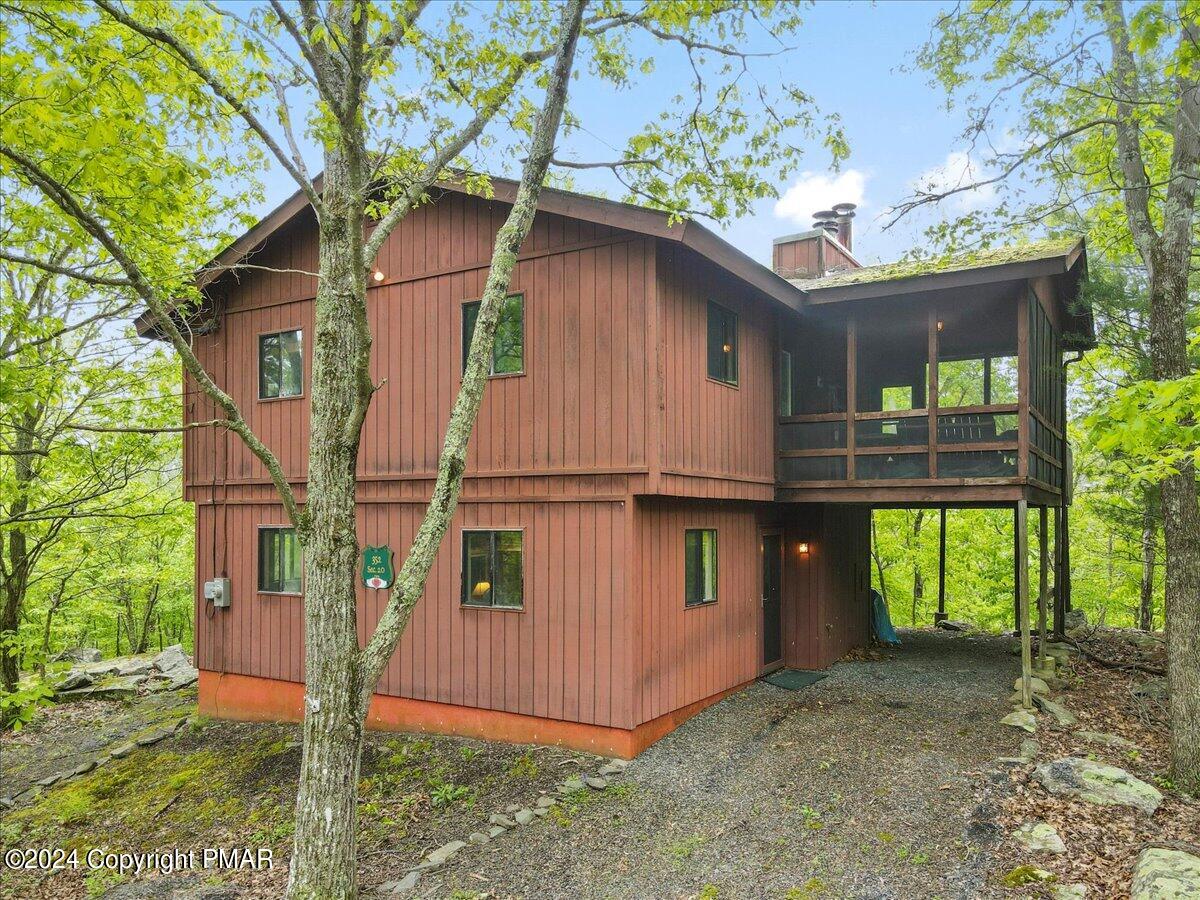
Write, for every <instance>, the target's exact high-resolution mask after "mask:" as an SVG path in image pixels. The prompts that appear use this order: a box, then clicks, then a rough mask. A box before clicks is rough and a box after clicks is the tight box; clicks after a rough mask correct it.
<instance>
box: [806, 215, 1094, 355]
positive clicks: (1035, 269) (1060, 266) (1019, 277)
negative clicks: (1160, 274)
mask: <svg viewBox="0 0 1200 900" xmlns="http://www.w3.org/2000/svg"><path fill="white" fill-rule="evenodd" d="M1086 275H1087V248H1086V245H1085V242H1084V240H1083V239H1082V238H1080V239H1079V240H1078V241H1076V242H1074V243H1073V244H1072V245H1071V246H1070V247H1069V248H1068V249H1065V250H1064V251H1062V252H1059V253H1053V254H1047V255H1045V256H1040V257H1038V258H1035V259H1026V260H1017V261H1012V262H1001V263H996V264H994V265H979V266H964V267H962V268H949V269H945V270H943V271H935V272H926V273H923V274H917V275H908V276H899V277H895V278H881V279H878V280H874V281H863V282H850V283H843V284H837V283H834V284H830V285H828V286H824V287H822V286H821V285H820V284H819V283H814V284H806V285H805V286H804V288H803V290H804V291H805V294H806V295H807V300H808V304H809V305H811V306H821V305H825V304H835V303H846V302H853V301H865V300H881V299H888V298H892V297H899V296H904V295H906V294H924V293H931V292H934V291H948V290H962V289H965V288H972V287H979V286H982V285H988V284H997V283H1000V282H1006V281H1014V282H1015V281H1026V280H1028V279H1031V278H1051V279H1053V280H1054V281H1056V282H1057V284H1058V286H1059V288H1060V290H1059V296H1060V299H1061V300H1062V303H1063V313H1064V317H1065V321H1066V323H1067V325H1068V326H1069V327H1065V328H1064V329H1063V347H1064V349H1066V350H1087V349H1090V348H1092V347H1094V346H1096V336H1095V323H1094V321H1093V317H1092V310H1091V307H1090V306H1088V305H1087V304H1084V303H1081V302H1080V301H1079V284H1080V282H1081V281H1082V280H1083V279H1084V277H1086ZM793 284H794V282H793ZM798 286H799V285H797V287H798Z"/></svg>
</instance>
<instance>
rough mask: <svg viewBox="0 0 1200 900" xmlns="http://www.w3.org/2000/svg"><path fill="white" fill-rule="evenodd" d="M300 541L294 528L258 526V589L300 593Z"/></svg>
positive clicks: (273, 592) (270, 591) (269, 592)
mask: <svg viewBox="0 0 1200 900" xmlns="http://www.w3.org/2000/svg"><path fill="white" fill-rule="evenodd" d="M300 583H301V579H300V541H299V539H298V538H297V537H296V529H295V528H283V527H274V526H272V527H269V528H260V529H258V590H259V591H260V592H261V593H266V594H299V593H300Z"/></svg>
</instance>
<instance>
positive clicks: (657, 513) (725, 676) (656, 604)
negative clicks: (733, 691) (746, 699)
mask: <svg viewBox="0 0 1200 900" xmlns="http://www.w3.org/2000/svg"><path fill="white" fill-rule="evenodd" d="M634 522H635V524H634V528H635V534H634V538H635V540H634V547H635V554H636V556H635V562H634V566H633V571H634V572H636V573H637V576H638V578H637V584H636V586H635V589H636V591H637V594H638V599H637V620H636V622H637V628H638V644H637V653H638V656H639V658H638V661H637V662H638V664H637V666H636V667H635V670H634V679H635V684H634V707H635V717H636V719H637V721H638V722H648V721H650V720H652V719H655V718H657V717H658V716H661V715H665V714H666V713H669V712H672V711H674V710H677V709H680V708H682V707H685V706H688V705H689V704H692V703H695V702H697V701H699V700H703V699H705V698H707V697H711V696H713V695H714V694H718V693H720V692H722V691H725V690H728V689H730V688H733V687H737V686H738V685H741V684H744V683H746V682H747V681H750V680H751V679H753V678H755V677H757V676H758V674H759V668H760V666H759V660H760V657H761V655H762V646H761V637H760V633H759V629H760V604H759V597H760V593H759V574H758V573H759V549H758V521H757V517H756V513H755V508H754V506H752V505H751V504H748V503H737V504H724V503H721V504H716V503H711V502H704V501H690V500H668V499H662V498H650V497H645V498H639V499H638V501H637V507H636V510H635V516H634ZM689 528H713V529H716V531H717V602H716V603H709V604H703V605H699V606H693V607H685V606H684V556H683V542H684V532H685V531H686V530H687V529H689Z"/></svg>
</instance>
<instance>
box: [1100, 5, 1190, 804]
mask: <svg viewBox="0 0 1200 900" xmlns="http://www.w3.org/2000/svg"><path fill="white" fill-rule="evenodd" d="M1102 13H1103V18H1104V22H1105V26H1106V28H1107V31H1108V36H1109V42H1110V45H1111V47H1112V51H1113V73H1114V80H1115V83H1116V85H1117V87H1118V93H1117V103H1116V110H1117V121H1116V129H1115V130H1116V138H1117V149H1118V160H1119V163H1120V166H1121V174H1122V176H1123V177H1124V182H1125V183H1124V184H1123V185H1122V196H1123V200H1124V204H1125V210H1126V215H1127V217H1128V220H1129V228H1130V233H1131V234H1132V236H1133V240H1134V244H1135V245H1136V246H1137V249H1138V253H1139V255H1140V256H1141V257H1142V262H1143V263H1145V265H1146V271H1147V274H1148V275H1149V291H1148V294H1149V308H1150V367H1151V374H1152V375H1153V377H1154V379H1155V380H1156V381H1169V380H1174V379H1178V378H1184V377H1186V376H1188V375H1190V374H1191V372H1192V367H1191V361H1190V360H1189V359H1188V327H1187V317H1188V306H1189V303H1188V276H1189V274H1190V272H1191V266H1192V254H1193V251H1194V248H1195V243H1196V231H1195V217H1196V196H1197V192H1196V185H1197V181H1198V180H1200V128H1197V124H1196V123H1197V122H1198V121H1200V87H1198V85H1197V81H1196V78H1195V76H1194V74H1193V73H1192V72H1191V71H1190V70H1188V69H1186V68H1185V67H1181V68H1180V69H1179V70H1178V71H1177V72H1176V74H1175V75H1174V84H1175V86H1176V88H1177V89H1178V97H1179V105H1178V108H1177V109H1176V110H1175V113H1174V125H1173V133H1172V138H1173V141H1172V147H1171V163H1170V168H1169V172H1168V175H1169V177H1168V179H1167V188H1166V195H1165V197H1164V199H1163V201H1162V206H1161V221H1162V232H1161V234H1160V233H1159V232H1158V231H1157V230H1156V229H1155V226H1154V217H1153V216H1152V215H1151V207H1150V200H1151V186H1150V182H1149V178H1148V176H1147V166H1146V164H1145V157H1144V155H1143V153H1142V145H1141V141H1142V136H1141V130H1140V128H1139V127H1138V117H1137V115H1136V114H1135V112H1134V110H1133V107H1132V99H1133V98H1136V97H1137V96H1138V74H1137V62H1136V60H1135V59H1134V56H1133V51H1132V49H1131V40H1130V36H1129V30H1128V27H1127V25H1126V22H1125V7H1124V4H1123V3H1121V2H1116V0H1113V2H1109V3H1106V4H1104V6H1103V7H1102ZM1180 24H1181V25H1182V29H1181V33H1180V42H1179V46H1180V52H1181V53H1182V52H1184V48H1187V47H1190V46H1194V45H1195V44H1196V42H1197V41H1200V28H1198V27H1197V23H1196V21H1195V19H1194V18H1188V17H1184V18H1182V19H1181V20H1180ZM1177 468H1178V471H1177V472H1176V473H1175V474H1174V475H1168V476H1167V477H1166V478H1165V479H1163V482H1162V484H1161V485H1160V497H1161V502H1162V520H1163V538H1164V543H1165V545H1166V551H1167V552H1166V556H1167V560H1166V577H1165V579H1164V588H1163V596H1164V603H1163V605H1164V606H1165V619H1166V631H1167V683H1168V687H1169V692H1170V705H1171V769H1172V775H1173V777H1174V780H1175V783H1176V784H1177V785H1178V786H1179V787H1180V788H1181V789H1182V790H1185V791H1189V792H1191V793H1200V505H1198V504H1197V497H1196V470H1195V467H1194V465H1193V464H1192V463H1191V461H1190V460H1188V459H1187V458H1186V457H1185V459H1184V460H1183V461H1182V462H1181V463H1180V464H1179V466H1178V467H1177Z"/></svg>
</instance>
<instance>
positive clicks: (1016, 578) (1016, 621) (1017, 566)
mask: <svg viewBox="0 0 1200 900" xmlns="http://www.w3.org/2000/svg"><path fill="white" fill-rule="evenodd" d="M1017 516H1018V513H1017V507H1015V506H1014V507H1013V522H1012V528H1013V634H1014V635H1015V636H1017V637H1020V635H1021V555H1020V554H1019V553H1018V552H1017V531H1018V529H1019V527H1020V526H1019V525H1018V518H1017Z"/></svg>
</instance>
